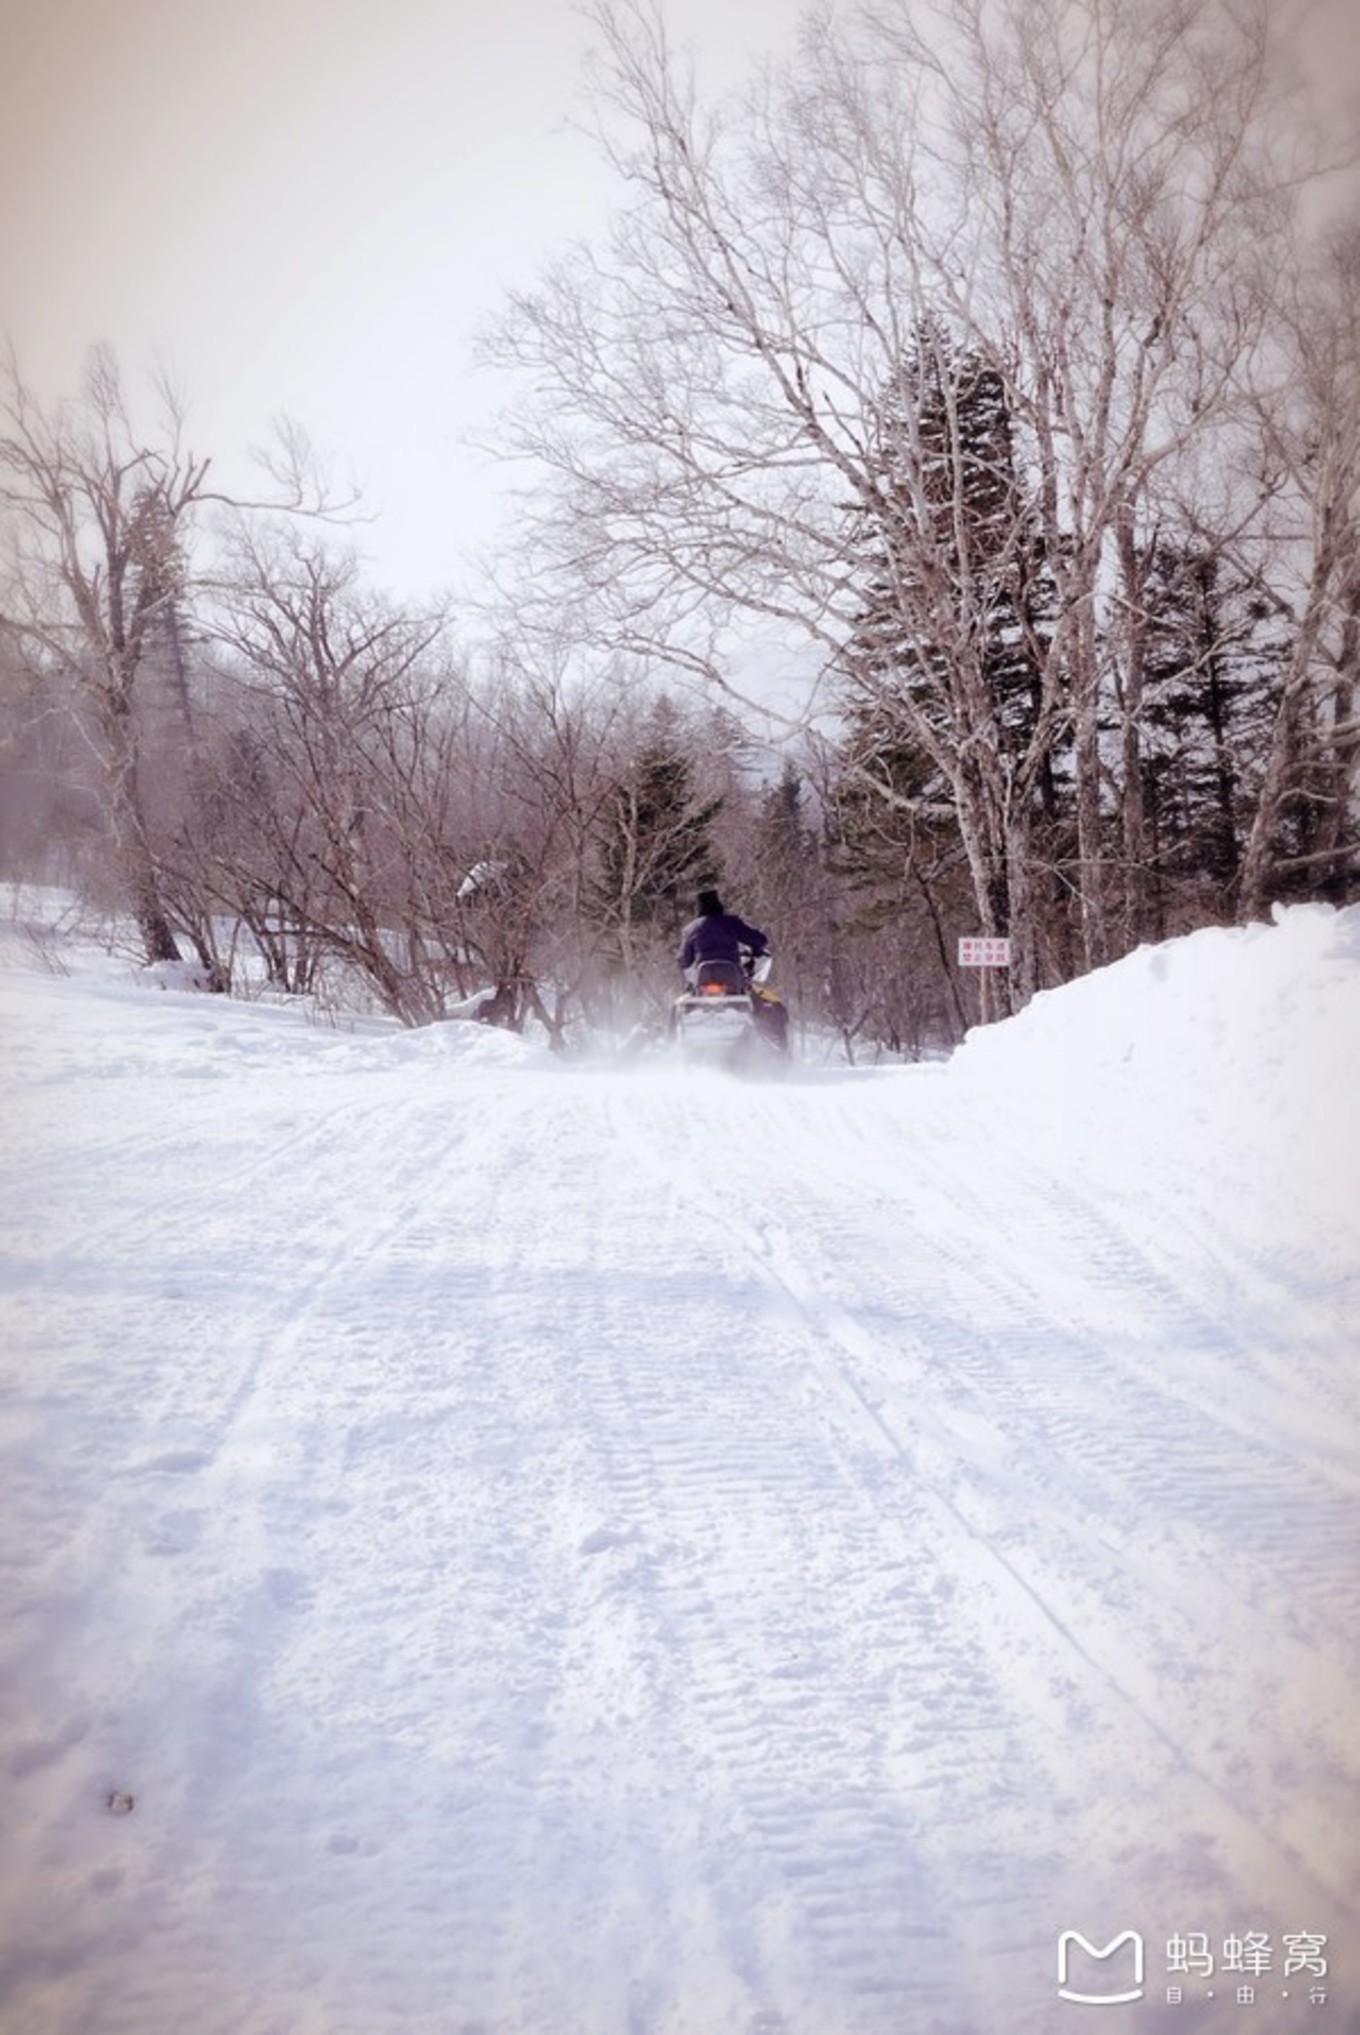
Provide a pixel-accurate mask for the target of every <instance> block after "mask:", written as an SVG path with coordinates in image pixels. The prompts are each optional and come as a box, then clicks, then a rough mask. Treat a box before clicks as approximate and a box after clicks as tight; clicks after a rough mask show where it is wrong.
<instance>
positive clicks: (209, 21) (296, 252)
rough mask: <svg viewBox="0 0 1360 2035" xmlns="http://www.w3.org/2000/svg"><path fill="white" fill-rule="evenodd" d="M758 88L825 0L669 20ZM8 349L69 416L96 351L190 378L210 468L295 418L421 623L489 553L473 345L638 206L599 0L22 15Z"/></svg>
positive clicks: (0, 96) (289, 1)
mask: <svg viewBox="0 0 1360 2035" xmlns="http://www.w3.org/2000/svg"><path fill="white" fill-rule="evenodd" d="M668 11H669V13H670V15H671V17H672V19H673V21H674V23H675V27H676V31H677V33H678V35H680V36H681V37H682V38H692V39H693V40H694V42H695V44H696V47H697V49H698V51H699V52H700V53H701V56H705V57H706V58H707V61H706V62H705V66H704V67H705V70H706V71H707V70H709V69H711V70H712V72H713V74H714V76H715V79H716V80H717V81H719V82H721V81H723V80H727V81H730V80H732V79H734V78H735V77H736V76H737V75H739V74H740V72H741V71H742V70H744V69H745V67H746V63H747V61H748V60H749V58H750V56H751V55H752V54H754V53H756V52H758V51H760V50H763V49H768V48H773V47H779V46H781V45H787V44H788V43H789V42H790V41H791V39H792V36H793V33H794V30H795V27H796V22H797V18H798V13H799V6H798V0H669V9H668ZM0 27H2V29H3V39H2V42H0V47H2V48H3V58H0V194H2V195H0V208H2V210H0V277H3V280H4V289H3V299H2V300H0V328H3V330H4V331H5V332H7V334H8V336H9V337H10V338H11V339H12V340H13V342H14V344H15V347H16V348H17V350H18V354H19V359H20V364H21V366H22V368H23V369H24V371H25V373H26V374H27V375H28V376H29V377H30V379H32V380H33V381H34V382H35V383H37V384H38V385H39V386H40V388H42V389H43V390H44V391H45V392H49V393H50V392H52V391H54V390H66V391H69V390H72V389H74V388H75V387H76V386H77V383H78V380H79V375H80V371H81V365H82V362H83V359H84V355H85V352H86V349H87V348H88V346H89V344H90V343H91V342H92V341H93V340H96V339H108V340H110V341H112V342H113V344H114V345H115V346H116V347H117V349H118V352H119V355H120V358H121V359H122V361H123V364H124V368H125V371H127V372H128V374H129V376H132V375H133V374H134V373H135V372H138V371H140V370H141V369H142V368H144V367H145V366H147V365H148V364H151V363H153V362H154V361H155V359H156V358H157V357H158V356H159V357H163V358H164V359H165V360H166V361H167V362H168V363H169V364H170V365H171V366H172V367H173V369H174V371H175V373H176V375H177V377H178V378H179V380H180V381H181V383H182V385H183V387H184V389H185V391H186V394H187V396H188V398H189V403H190V412H191V419H192V422H193V426H194V429H193V432H192V436H193V440H194V445H195V449H197V450H202V451H207V452H212V453H213V454H214V456H215V458H217V459H218V460H219V461H220V462H221V463H222V464H223V465H224V466H228V465H231V466H234V465H236V464H237V463H238V462H239V461H240V460H241V459H242V458H243V456H244V454H245V453H246V451H247V449H248V448H249V446H250V445H251V444H253V443H259V442H260V441H261V440H262V439H264V438H265V437H266V436H267V434H268V428H269V423H270V419H271V418H272V417H273V416H275V415H276V414H277V413H279V412H287V413H288V414H289V415H290V416H292V417H295V418H296V419H297V420H298V421H299V422H300V423H302V424H303V425H304V426H305V427H306V428H307V430H308V431H309V433H310V434H311V436H312V437H313V439H314V441H315V442H316V443H317V445H318V447H319V448H321V449H323V450H324V451H326V452H327V453H329V454H331V455H333V456H334V457H335V458H336V460H337V462H338V463H339V466H340V468H341V470H342V471H346V472H348V471H350V470H353V471H355V472H356V473H357V475H358V476H359V478H360V479H361V480H362V481H363V483H364V485H365V493H366V498H367V501H368V505H369V506H370V507H371V508H373V509H375V510H378V511H380V512H381V514H380V520H379V521H378V522H377V524H376V525H374V526H372V527H370V528H368V529H366V530H365V531H364V532H363V533H362V534H361V538H360V541H361V543H362V545H363V547H364V548H365V549H366V550H368V551H369V552H371V554H372V555H373V556H374V558H375V561H376V564H377V568H378V571H379V573H380V575H381V577H382V578H384V579H385V580H386V581H387V583H388V584H389V585H390V586H391V587H392V588H393V590H394V591H396V592H398V593H400V594H402V595H413V596H417V597H418V596H420V595H422V594H424V593H426V592H427V591H429V590H430V589H431V588H432V587H434V586H436V585H438V584H440V583H442V582H444V581H446V580H448V579H450V578H451V577H453V576H454V575H455V572H456V565H457V560H456V556H455V553H456V552H457V550H458V548H459V547H463V546H467V545H471V544H475V543H477V542H478V541H479V540H480V539H481V538H482V537H483V536H484V534H485V533H486V531H487V528H488V516H487V512H486V508H485V503H484V498H485V493H486V489H487V485H488V480H487V476H486V474H485V472H484V462H483V461H482V460H481V459H480V458H479V456H478V455H476V454H475V453H472V452H470V451H468V450H467V449H465V448H464V447H463V446H462V445H461V443H460V435H461V434H462V432H463V431H464V429H465V428H466V427H467V425H468V424H469V423H470V422H472V421H475V419H476V418H477V416H478V415H479V414H481V413H484V412H485V411H486V409H487V408H488V406H489V405H491V404H492V403H493V401H494V399H495V392H494V390H493V388H492V387H491V385H490V383H489V380H484V379H483V378H482V377H480V376H477V375H475V374H474V371H473V369H472V367H471V364H470V359H469V354H470V345H469V341H470V335H471V333H472V331H473V330H474V329H475V328H476V326H477V325H478V324H479V323H481V322H483V321H484V320H485V318H486V317H487V315H488V313H489V312H490V311H491V310H493V309H494V307H495V306H496V304H497V303H498V302H499V301H500V298H501V296H502V294H503V292H504V290H505V288H506V286H507V285H510V284H512V283H515V282H526V281H529V280H530V279H531V278H532V277H533V275H534V273H535V270H536V268H537V266H538V264H539V262H540V261H541V260H542V258H543V257H544V255H545V254H546V253H547V252H548V250H549V249H550V248H551V247H552V246H553V244H554V243H555V242H561V241H562V240H564V239H566V238H569V237H571V236H573V235H578V234H583V233H588V232H592V231H594V230H596V229H597V228H598V227H599V225H600V223H601V221H602V219H603V218H605V217H607V214H608V207H609V203H610V195H609V194H610V189H611V187H610V185H609V182H608V179H607V175H606V172H605V171H604V169H603V167H602V166H601V165H600V164H599V162H598V160H597V157H596V155H595V153H594V151H593V149H592V146H591V144H590V143H589V142H588V141H587V140H586V139H585V138H584V137H583V136H581V135H580V134H579V133H577V132H574V131H572V130H571V128H570V126H569V124H568V123H569V116H570V115H571V114H572V113H573V111H575V112H577V113H579V112H580V110H581V103H580V99H579V96H578V95H579V90H580V79H581V60H582V55H583V51H584V48H585V45H586V42H587V40H588V33H587V30H586V28H585V26H584V24H583V23H582V21H581V19H580V16H579V15H578V13H577V12H576V10H575V9H574V8H573V7H572V6H571V5H570V0H0Z"/></svg>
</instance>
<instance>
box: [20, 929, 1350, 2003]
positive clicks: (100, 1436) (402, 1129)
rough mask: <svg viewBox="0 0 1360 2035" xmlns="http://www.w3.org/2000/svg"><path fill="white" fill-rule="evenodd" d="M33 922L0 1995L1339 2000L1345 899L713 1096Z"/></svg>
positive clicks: (38, 1998) (23, 974)
mask: <svg viewBox="0 0 1360 2035" xmlns="http://www.w3.org/2000/svg"><path fill="white" fill-rule="evenodd" d="M43 951H45V952H46V953H47V954H48V956H49V958H50V957H53V956H55V957H57V960H58V962H59V965H60V966H61V967H62V968H63V969H64V970H65V972H62V973H56V972H42V971H41V970H40V969H39V968H38V967H37V966H36V965H35V963H34V960H33V953H34V950H33V949H31V948H27V947H25V946H24V945H23V943H22V942H20V941H19V940H18V939H17V938H16V939H13V940H11V942H10V944H9V947H8V948H7V950H6V953H7V965H6V966H5V969H4V973H3V982H2V985H0V998H2V1000H3V1017H4V1021H5V1033H6V1040H5V1048H4V1065H5V1069H6V1081H7V1088H8V1095H7V1098H6V1103H5V1110H6V1123H7V1128H6V1132H5V1138H4V1147H3V1168H4V1178H3V1207H4V1218H3V1220H4V1248H5V1278H6V1293H5V1358H4V1376H3V1399H2V1400H0V1478H2V1480H3V1481H2V1483H0V1489H3V1493H4V1506H5V1512H6V1519H5V1535H4V1539H3V1543H2V1544H0V1561H2V1562H3V1622H2V1623H0V1704H2V1705H3V1711H2V1712H0V1780H3V1789H4V1793H3V1835H2V1838H0V1844H2V1849H0V1860H2V1861H3V1863H2V1865H0V2025H3V2027H4V2028H6V2029H13V2030H15V2031H16V2035H20V2031H21V2035H182V2031H184V2030H188V2029H192V2030H194V2031H196V2035H1028V2031H1032V2035H1048V2031H1052V2030H1059V2031H1061V2030H1062V2029H1065V2028H1072V2029H1074V2030H1079V2029H1082V2028H1086V2027H1091V2026H1095V2025H1096V2024H1097V2023H1099V2024H1100V2025H1101V2026H1104V2025H1105V2020H1108V2021H1109V2024H1110V2025H1111V2026H1118V2027H1121V2028H1132V2029H1139V2030H1142V2029H1149V2030H1150V2029H1154V2028H1155V2029H1157V2030H1163V2029H1171V2030H1191V2029H1193V2030H1196V2031H1204V2030H1219V2029H1245V2028H1247V2027H1251V2026H1255V2027H1258V2028H1259V2029H1261V2030H1262V2031H1269V2035H1280V2031H1286V2035H1288V2031H1291V2030H1294V2029H1296V2028H1298V2029H1302V2028H1309V2029H1323V2028H1329V2029H1331V2030H1332V2031H1334V2035H1340V2031H1343V2030H1345V2031H1354V2030H1355V2029H1356V2028H1358V2027H1360V1945H1357V1941H1356V1937H1355V1934H1354V1927H1353V1925H1354V1918H1355V1913H1356V1908H1357V1904H1358V1899H1357V1897H1358V1896H1360V1838H1358V1836H1357V1833H1360V1788H1358V1787H1357V1769H1358V1768H1360V1745H1358V1744H1357V1733H1356V1722H1355V1720H1356V1700H1355V1689H1356V1683H1357V1674H1358V1673H1360V1626H1358V1624H1357V1609H1358V1608H1360V1606H1358V1602H1357V1600H1358V1599H1360V1571H1358V1570H1357V1561H1356V1554H1357V1538H1358V1537H1357V1526H1358V1525H1360V1447H1358V1446H1357V1418H1356V1414H1357V1397H1360V1382H1358V1381H1357V1374H1356V1364H1355V1356H1356V1349H1357V1342H1358V1341H1360V1283H1358V1282H1360V1236H1358V1235H1357V1227H1358V1226H1357V1210H1360V1178H1357V1173H1358V1171H1360V1168H1358V1167H1357V1156H1356V1155H1357V1151H1358V1150H1360V1084H1357V1078H1356V1069H1355V1053H1356V1042H1357V1040H1360V912H1358V911H1356V910H1351V911H1347V912H1340V913H1337V912H1332V911H1330V910H1327V909H1323V908H1307V909H1297V910H1293V911H1290V912H1287V913H1284V914H1282V915H1281V916H1280V918H1279V922H1278V923H1277V924H1275V925H1273V926H1269V927H1265V926H1262V927H1253V928H1250V929H1248V930H1245V931H1209V932H1204V933H1200V934H1197V935H1195V936H1194V937H1193V938H1190V939H1187V940H1181V941H1177V942H1174V943H1172V944H1171V945H1169V946H1166V947H1163V948H1158V949H1152V950H1144V951H1143V952H1140V953H1138V954H1135V955H1133V956H1131V957H1130V958H1129V959H1128V960H1126V961H1123V962H1121V963H1119V964H1118V965H1117V966H1115V967H1112V968H1109V969H1107V970H1105V971H1103V972H1102V973H1100V974H1098V975H1095V976H1092V977H1090V978H1088V979H1087V980H1085V981H1083V982H1079V983H1077V984H1075V985H1073V986H1072V987H1070V988H1068V989H1065V990H1063V991H1060V992H1057V993H1054V994H1052V995H1048V996H1043V997H1040V998H1038V999H1036V1000H1035V1002H1034V1004H1033V1005H1031V1007H1030V1008H1029V1009H1028V1010H1027V1011H1025V1012H1024V1014H1023V1015H1022V1016H1021V1017H1019V1018H1017V1019H1016V1020H1014V1021H1012V1022H1011V1023H1009V1024H1006V1025H1002V1026H998V1027H995V1028H993V1029H991V1030H989V1031H987V1032H985V1033H977V1034H974V1035H973V1036H972V1037H970V1039H969V1040H968V1042H967V1043H966V1045H965V1046H964V1047H963V1049H962V1050H961V1051H960V1052H959V1053H958V1054H957V1055H956V1056H955V1058H954V1059H953V1061H952V1062H951V1063H950V1064H949V1065H948V1066H947V1067H943V1068H941V1067H934V1068H929V1067H920V1068H916V1067H898V1068H884V1069H875V1070H855V1071H851V1070H833V1069H822V1070H816V1071H814V1070H812V1069H806V1070H802V1071H801V1072H800V1071H798V1070H795V1071H794V1073H793V1074H792V1076H791V1078H789V1079H788V1080H786V1081H782V1082H777V1083H762V1084H759V1085H744V1084H742V1083H740V1082H737V1081H735V1080H732V1079H729V1078H727V1077H723V1076H720V1075H713V1076H703V1075H698V1076H696V1075H693V1074H691V1075H688V1076H686V1075H684V1074H683V1073H680V1072H677V1071H676V1070H674V1069H672V1068H669V1067H667V1066H665V1065H663V1064H660V1063H658V1064H657V1065H656V1066H655V1067H653V1068H650V1069H645V1068H639V1069H632V1070H628V1071H622V1070H609V1069H600V1068H579V1067H576V1068H574V1067H570V1066H562V1065H558V1064H556V1063H554V1062H553V1061H552V1060H551V1058H550V1057H549V1056H548V1055H547V1054H545V1053H543V1052H541V1051H539V1050H538V1049H537V1048H535V1047H532V1046H530V1045H527V1044H525V1043H522V1042H520V1041H518V1040H515V1039H512V1038H507V1037H504V1036H502V1035H498V1034H495V1033H490V1032H487V1031H486V1030H484V1029H482V1028H479V1027H477V1026H473V1025H466V1024H451V1025H444V1026H437V1027H432V1028H431V1029H429V1030H428V1031H424V1032H416V1033H406V1034H397V1033H393V1032H390V1031H386V1030H384V1029H382V1028H378V1027H370V1028H369V1029H368V1030H367V1031H365V1032H354V1033H342V1032H337V1031H332V1030H326V1029H322V1028H319V1027H317V1026H315V1025H312V1024H309V1023H308V1022H307V1021H306V1020H305V1018H303V1017H302V1016H300V1015H299V1014H298V1013H297V1012H296V1011H292V1010H279V1009H271V1008H267V1007H265V1006H263V1005H245V1004H238V1003H229V1002H226V1001H224V1000H222V999H219V998H212V997H204V996H194V995H192V994H189V993H187V992H183V991H178V990H175V989H158V988H155V987H151V986H148V984H147V982H146V980H145V979H138V978H135V977H134V976H133V975H132V974H131V972H130V971H128V970H127V969H126V967H122V966H120V965H119V964H116V963H114V962H112V961H109V960H108V959H106V958H105V957H103V956H101V955H99V954H97V953H96V952H95V951H94V950H92V949H88V948H82V947H81V946H79V945H78V944H76V943H71V944H69V945H68V946H67V948H66V949H64V950H63V949H62V948H61V947H60V945H59V944H58V943H54V942H52V941H48V942H46V943H45V946H44V950H43ZM1125 1932H1131V1933H1130V1934H1129V1935H1128V1936H1127V1937H1126V1940H1125V1941H1123V1942H1122V1943H1119V1944H1117V1945H1116V1939H1117V1938H1120V1937H1121V1936H1124V1935H1125ZM1112 1945H1114V1946H1115V1947H1114V1948H1110V1946H1112ZM1100 1952H1107V1953H1108V1954H1106V1955H1099V1954H1097V1953H1100ZM1125 1991H1128V1992H1132V1993H1136V1994H1137V1995H1138V1996H1139V1997H1138V2000H1137V2001H1136V2003H1134V2004H1130V2005H1128V2006H1126V2007H1122V2008H1119V2009H1118V2010H1117V2012H1115V2013H1111V2014H1108V2015H1107V2016H1106V2017H1105V2020H1102V2017H1101V2015H1100V2014H1099V2013H1094V2015H1093V2010H1092V2008H1091V2007H1089V2006H1083V2005H1080V2004H1076V2003H1074V2002H1073V2001H1072V2000H1070V1999H1064V1998H1062V1997H1061V1996H1060V1994H1061V1993H1062V1992H1067V1993H1086V1994H1088V1995H1092V1996H1095V1997H1108V1996H1110V1995H1111V1994H1113V1993H1116V1992H1120V1993H1122V1992H1125ZM1121 2017H1122V2018H1121Z"/></svg>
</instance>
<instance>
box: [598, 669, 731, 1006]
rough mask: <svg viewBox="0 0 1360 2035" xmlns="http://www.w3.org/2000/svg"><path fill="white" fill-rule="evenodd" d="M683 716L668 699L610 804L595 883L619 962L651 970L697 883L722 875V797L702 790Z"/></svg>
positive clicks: (683, 915)
mask: <svg viewBox="0 0 1360 2035" xmlns="http://www.w3.org/2000/svg"><path fill="white" fill-rule="evenodd" d="M695 775H696V766H695V760H694V758H693V756H692V754H691V751H690V748H689V746H688V742H687V739H686V732H685V730H684V728H683V725H682V723H681V721H680V717H679V716H678V714H677V713H676V712H675V710H674V708H673V707H671V705H670V703H669V702H667V701H664V700H663V701H662V702H660V703H659V705H658V706H657V708H656V709H655V711H654V712H653V714H652V716H651V721H650V726H649V728H648V730H647V731H646V734H645V738H644V740H643V742H642V744H641V746H640V747H639V749H638V750H637V752H636V754H635V755H634V756H633V757H632V759H631V760H630V762H629V763H628V765H627V766H626V768H625V769H624V770H623V771H622V772H621V774H620V776H619V780H618V783H617V785H616V786H615V788H614V790H613V792H612V793H611V795H610V797H609V798H608V800H607V801H606V803H605V808H604V814H603V820H602V826H601V835H600V849H599V876H598V880H597V883H596V885H595V893H594V903H595V907H596V910H597V912H598V914H599V916H600V917H601V919H602V920H603V921H604V923H605V925H606V927H607V928H608V930H609V932H610V935H611V940H610V944H611V946H612V949H613V955H614V962H615V966H616V967H617V968H619V969H621V970H624V971H628V972H637V971H638V970H643V971H645V969H646V966H647V963H648V962H649V961H654V960H656V959H657V958H658V956H659V954H660V952H661V950H662V949H663V948H665V949H666V950H669V947H670V945H671V943H672V942H673V940H674V937H675V934H676V931H677V929H678V927H679V925H680V924H681V922H682V921H683V920H684V919H685V918H686V917H688V916H689V915H690V913H691V912H692V909H693V896H694V893H695V892H696V890H698V889H699V887H700V886H701V885H703V884H706V883H716V882H717V881H718V880H719V873H720V872H719V868H718V856H717V850H716V847H715V845H714V841H713V834H712V830H713V825H714V822H715V821H716V819H717V817H718V815H719V813H720V812H721V810H722V807H723V798H722V795H721V794H719V795H717V796H716V797H707V798H706V797H704V796H702V795H701V794H700V793H699V791H698V790H697V789H696V786H695Z"/></svg>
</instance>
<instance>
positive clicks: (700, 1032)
mask: <svg viewBox="0 0 1360 2035" xmlns="http://www.w3.org/2000/svg"><path fill="white" fill-rule="evenodd" d="M770 965H771V963H770V956H769V955H768V954H762V955H761V956H760V958H759V960H757V961H755V962H754V963H752V964H750V965H745V964H743V963H741V962H736V961H700V962H699V963H698V964H697V966H696V967H695V969H694V979H693V981H692V983H691V985H690V987H689V988H688V989H687V990H686V991H685V992H684V993H683V995H681V996H678V997H677V998H676V1000H675V1004H674V1006H673V1008H672V1012H671V1029H672V1031H673V1033H674V1036H675V1037H676V1038H677V1039H678V1041H679V1043H680V1051H681V1053H682V1055H683V1057H684V1058H685V1059H686V1060H688V1061H691V1062H693V1063H696V1064H701V1065H706V1066H719V1067H742V1066H751V1065H755V1064H758V1063H759V1062H760V1061H761V1060H762V1059H765V1058H768V1057H771V1056H774V1055H778V1056H781V1057H782V1056H783V1055H785V1054H787V1052H788V1049H789V1037H788V1034H789V1014H788V1011H787V1010H786V1009H785V1007H784V1004H783V1001H782V999H781V998H780V997H779V996H777V995H776V993H775V992H774V990H772V989H769V988H767V987H766V981H767V978H768V976H769V973H770Z"/></svg>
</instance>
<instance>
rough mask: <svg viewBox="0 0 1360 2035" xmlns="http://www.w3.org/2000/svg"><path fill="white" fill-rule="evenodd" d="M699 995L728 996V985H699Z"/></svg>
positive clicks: (713, 983)
mask: <svg viewBox="0 0 1360 2035" xmlns="http://www.w3.org/2000/svg"><path fill="white" fill-rule="evenodd" d="M699 994H700V996H726V994H727V985H726V984H725V983H722V982H702V983H700V985H699Z"/></svg>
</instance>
